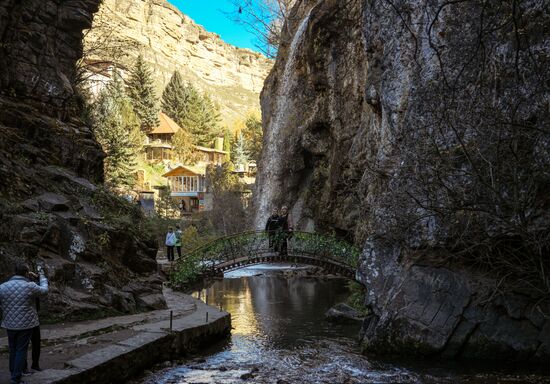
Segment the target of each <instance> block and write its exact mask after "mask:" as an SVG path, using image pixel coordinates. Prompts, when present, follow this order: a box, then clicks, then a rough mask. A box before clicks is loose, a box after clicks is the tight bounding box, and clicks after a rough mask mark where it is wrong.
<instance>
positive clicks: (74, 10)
mask: <svg viewBox="0 0 550 384" xmlns="http://www.w3.org/2000/svg"><path fill="white" fill-rule="evenodd" d="M99 2H100V1H99V0H87V1H86V0H81V1H42V0H36V1H34V0H31V1H25V2H21V1H17V0H14V1H11V0H10V1H4V2H2V4H1V5H0V85H1V87H0V179H1V180H2V182H1V183H0V281H5V280H6V279H7V278H8V277H10V276H11V275H12V272H13V266H14V264H15V263H16V262H17V261H25V262H29V263H30V264H31V265H32V266H33V267H36V264H38V263H41V264H43V265H44V269H45V270H46V272H47V274H48V276H49V278H50V279H51V286H50V287H51V292H50V295H49V296H48V298H47V299H45V300H43V301H42V305H41V307H42V309H43V311H44V313H43V315H42V318H43V319H49V320H68V319H83V318H92V317H99V316H105V315H108V314H112V313H124V312H136V311H142V310H148V309H156V308H159V307H164V306H165V303H164V299H163V298H162V295H161V289H162V282H161V281H160V280H159V279H158V278H157V277H156V274H153V272H156V262H155V256H156V248H157V245H156V244H155V243H154V242H151V241H150V240H148V236H146V235H143V234H141V233H140V232H139V230H138V226H139V225H140V221H141V218H142V216H141V213H140V212H139V210H138V209H137V208H136V207H133V206H131V205H129V204H128V203H127V202H124V201H122V200H119V199H116V198H114V197H112V196H111V195H109V194H107V193H105V192H104V191H103V190H102V189H101V188H100V187H99V186H100V185H101V182H102V179H103V153H102V151H101V148H100V147H99V145H98V144H97V143H96V141H95V139H94V137H93V135H92V133H91V131H90V128H89V127H87V126H86V125H85V124H84V123H83V122H82V121H81V120H80V119H79V118H77V117H76V116H78V115H79V112H80V111H79V108H78V100H77V99H76V98H75V97H74V90H73V86H72V84H74V80H75V76H76V72H75V63H76V61H77V59H78V58H79V57H80V56H81V53H82V50H81V40H82V29H84V28H88V27H89V26H90V23H91V19H92V15H93V13H94V12H95V11H97V7H98V5H99Z"/></svg>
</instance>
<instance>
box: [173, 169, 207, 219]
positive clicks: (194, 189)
mask: <svg viewBox="0 0 550 384" xmlns="http://www.w3.org/2000/svg"><path fill="white" fill-rule="evenodd" d="M163 177H166V178H167V179H168V185H169V186H170V192H171V193H170V194H171V196H172V198H173V199H174V200H175V201H176V202H177V204H178V206H179V207H180V210H181V212H182V213H183V214H185V213H192V212H198V211H204V210H207V209H209V203H208V202H209V200H210V199H209V196H208V193H207V189H206V167H205V166H190V165H181V166H179V167H177V168H174V169H172V170H171V171H169V172H167V173H165V174H164V175H163Z"/></svg>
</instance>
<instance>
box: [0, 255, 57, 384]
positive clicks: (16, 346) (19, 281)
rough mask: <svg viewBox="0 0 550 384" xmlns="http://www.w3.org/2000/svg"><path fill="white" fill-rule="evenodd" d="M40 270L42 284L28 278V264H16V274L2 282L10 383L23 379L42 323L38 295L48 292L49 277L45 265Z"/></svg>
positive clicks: (0, 302) (3, 320) (0, 292)
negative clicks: (36, 330) (34, 336)
mask: <svg viewBox="0 0 550 384" xmlns="http://www.w3.org/2000/svg"><path fill="white" fill-rule="evenodd" d="M38 273H39V285H38V284H36V283H33V282H32V281H30V280H29V279H28V277H29V274H30V272H29V267H28V266H27V265H26V264H17V265H16V266H15V276H13V277H12V278H11V279H10V280H8V281H7V282H5V283H4V284H2V285H0V306H1V308H2V314H3V318H2V328H6V330H7V333H8V345H9V352H10V362H9V365H10V373H11V384H19V383H21V376H22V374H23V369H24V366H25V363H26V361H27V348H28V347H29V342H30V340H31V336H32V331H33V328H35V327H38V325H39V324H40V323H39V321H38V313H37V311H36V305H35V303H36V298H37V297H38V296H40V295H44V294H46V293H48V279H46V276H45V275H44V272H43V271H42V268H40V267H38Z"/></svg>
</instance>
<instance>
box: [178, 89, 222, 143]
mask: <svg viewBox="0 0 550 384" xmlns="http://www.w3.org/2000/svg"><path fill="white" fill-rule="evenodd" d="M187 97H188V102H187V107H188V108H187V113H186V116H185V120H184V122H183V126H185V127H186V128H187V129H188V130H189V132H190V133H191V134H192V135H193V137H194V138H195V141H196V143H197V144H198V145H204V146H210V145H212V142H213V141H214V139H215V138H216V137H218V136H219V135H220V133H221V127H220V112H219V107H218V106H217V105H216V104H214V102H213V101H212V99H211V98H210V96H208V95H207V94H204V95H202V94H201V93H200V92H199V91H198V90H197V89H196V88H195V87H194V86H193V85H192V84H188V86H187Z"/></svg>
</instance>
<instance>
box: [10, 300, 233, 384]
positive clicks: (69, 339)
mask: <svg viewBox="0 0 550 384" xmlns="http://www.w3.org/2000/svg"><path fill="white" fill-rule="evenodd" d="M164 293H165V296H166V301H167V303H168V305H169V309H168V310H159V311H152V312H147V313H143V314H137V315H129V316H120V317H112V318H107V319H103V320H98V321H93V322H91V321H88V322H80V323H73V324H56V325H52V326H44V327H43V330H42V333H43V346H44V347H43V350H42V358H41V365H42V368H43V369H44V370H43V371H42V372H38V373H35V374H33V375H31V376H29V377H26V378H25V381H26V382H27V383H36V384H38V383H59V384H61V383H63V384H70V383H78V384H85V383H109V382H123V381H125V380H127V379H129V378H131V377H132V376H136V375H138V374H139V373H141V372H143V371H144V370H146V369H148V368H150V367H152V366H153V365H155V364H157V363H160V362H165V361H173V360H175V359H177V358H179V357H182V356H184V355H185V354H187V353H189V352H192V351H194V350H195V349H196V348H198V347H200V346H202V345H205V344H207V343H211V342H215V341H217V340H219V339H221V338H223V337H225V336H226V335H228V334H229V332H230V329H231V318H230V315H229V314H228V313H227V312H224V311H221V310H220V309H218V308H215V307H212V306H209V305H206V304H204V303H203V302H202V301H200V300H197V299H194V298H192V297H191V296H188V295H183V294H179V293H175V292H172V291H171V290H165V292H164ZM170 312H172V321H170ZM7 357H8V356H7V340H6V338H2V339H0V371H1V372H2V375H1V377H0V384H4V383H6V384H7V383H8V382H9V376H8V375H7V374H6V372H8V366H7V364H8V358H7Z"/></svg>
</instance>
